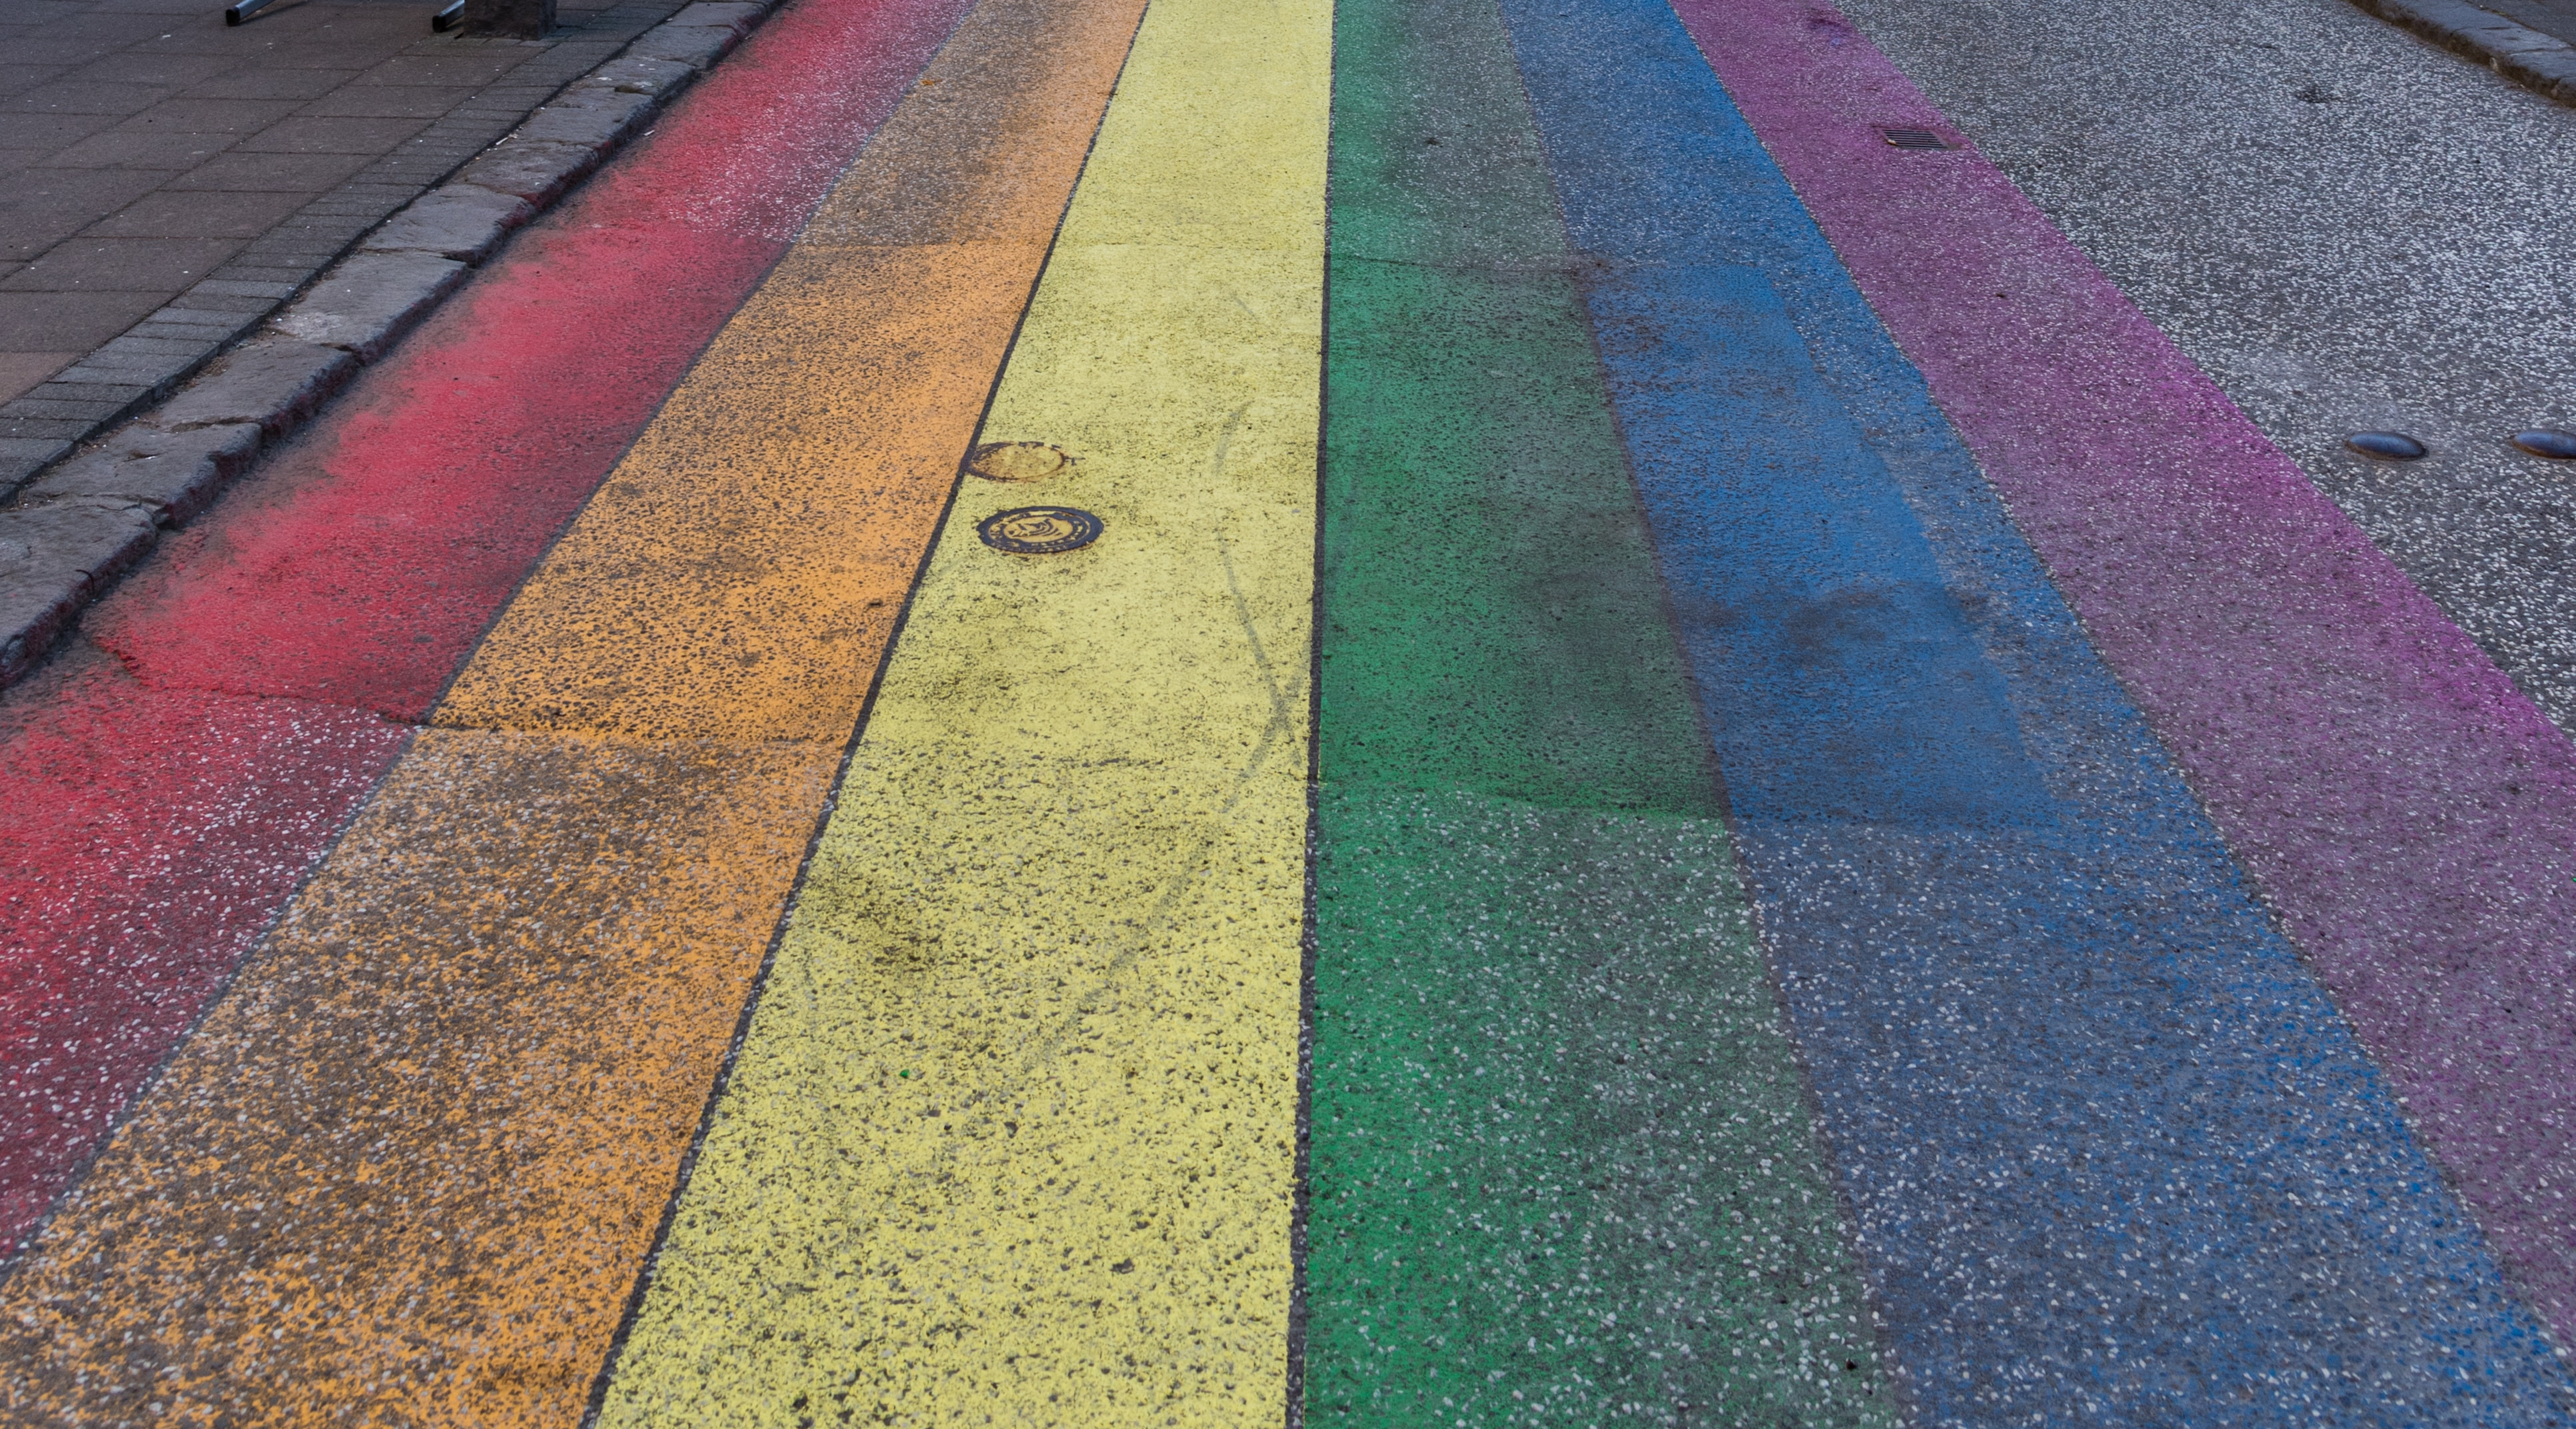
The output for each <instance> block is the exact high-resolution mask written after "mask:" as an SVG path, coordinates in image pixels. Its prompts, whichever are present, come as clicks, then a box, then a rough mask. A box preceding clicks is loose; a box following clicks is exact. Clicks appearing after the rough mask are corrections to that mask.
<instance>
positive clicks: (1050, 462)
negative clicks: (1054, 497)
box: [966, 442, 1073, 481]
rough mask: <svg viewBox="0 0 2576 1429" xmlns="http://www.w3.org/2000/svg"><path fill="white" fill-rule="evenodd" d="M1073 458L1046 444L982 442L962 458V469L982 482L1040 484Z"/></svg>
mask: <svg viewBox="0 0 2576 1429" xmlns="http://www.w3.org/2000/svg"><path fill="white" fill-rule="evenodd" d="M1071 465H1073V458H1072V457H1069V456H1067V455H1065V452H1064V448H1062V447H1059V446H1053V445H1050V444H1048V443H1046V442H986V443H984V444H983V445H982V446H979V447H977V448H975V450H974V453H973V454H972V455H970V456H968V457H967V458H966V469H967V470H968V471H970V472H973V473H974V474H975V475H977V476H980V477H982V478H984V479H985V480H986V481H1043V480H1045V479H1046V478H1047V477H1050V476H1053V475H1055V474H1056V473H1057V472H1060V471H1062V470H1064V469H1065V468H1066V467H1068V466H1071Z"/></svg>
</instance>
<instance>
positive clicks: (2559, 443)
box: [2513, 427, 2576, 461]
mask: <svg viewBox="0 0 2576 1429" xmlns="http://www.w3.org/2000/svg"><path fill="white" fill-rule="evenodd" d="M2513 444H2514V445H2515V446H2517V447H2520V448H2522V449H2523V450H2524V451H2527V452H2529V453H2531V454H2532V455H2533V456H2536V457H2546V458H2548V459H2549V460H2551V461H2576V432H2553V431H2551V430H2549V429H2548V428H2546V427H2535V428H2533V429H2532V430H2530V431H2527V432H2516V433H2514V434H2513Z"/></svg>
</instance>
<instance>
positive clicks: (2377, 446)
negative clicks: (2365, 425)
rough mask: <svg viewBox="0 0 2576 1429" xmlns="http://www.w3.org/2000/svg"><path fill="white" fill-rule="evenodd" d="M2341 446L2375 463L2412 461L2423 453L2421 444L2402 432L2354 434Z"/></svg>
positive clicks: (2423, 447) (2423, 448) (2344, 440)
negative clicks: (2375, 461)
mask: <svg viewBox="0 0 2576 1429" xmlns="http://www.w3.org/2000/svg"><path fill="white" fill-rule="evenodd" d="M2343 444H2344V445H2345V446H2348V447H2350V448H2352V449H2353V450H2354V451H2357V452H2359V453H2361V454H2362V455H2363V456H2366V457H2370V458H2372V459H2374V460H2377V461H2413V460H2415V459H2416V458H2418V457H2420V456H2422V455H2424V452H2425V446H2424V444H2423V443H2422V442H2419V441H2417V440H2415V439H2414V438H2413V437H2410V436H2408V435H2406V434H2405V433H2404V432H2355V433H2353V434H2352V435H2351V436H2348V437H2346V438H2344V439H2343Z"/></svg>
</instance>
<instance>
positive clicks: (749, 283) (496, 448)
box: [0, 0, 967, 1262]
mask: <svg viewBox="0 0 2576 1429" xmlns="http://www.w3.org/2000/svg"><path fill="white" fill-rule="evenodd" d="M966 3H967V0H801V2H800V3H797V4H793V5H790V6H789V7H788V8H787V9H785V10H783V11H782V12H780V13H779V15H778V16H777V17H776V18H774V19H772V20H771V21H770V22H769V23H768V24H767V25H764V26H763V27H762V28H760V29H759V30H757V31H754V32H753V33H752V35H751V36H750V38H749V39H748V40H747V41H746V42H745V43H744V45H743V47H742V49H741V50H739V51H737V52H736V53H735V54H734V55H733V56H732V57H730V58H728V59H727V60H726V61H725V63H724V64H723V65H722V66H720V67H718V68H717V69H716V70H715V72H714V73H713V74H711V75H709V76H708V78H707V79H706V81H705V82H704V83H702V84H700V85H699V86H698V87H697V88H696V89H694V90H692V91H691V92H690V93H688V94H687V95H685V96H683V97H682V98H681V99H680V101H679V103H678V104H677V105H675V106H674V107H673V109H672V111H671V112H670V113H669V114H668V115H666V116H664V117H663V119H662V121H661V124H660V127H659V129H658V131H657V132H656V133H655V134H653V135H652V136H651V137H648V138H646V139H645V140H643V141H642V142H641V143H639V144H637V145H636V146H635V147H634V148H633V149H632V150H631V151H629V152H628V153H627V154H626V155H625V156H623V157H622V158H620V159H619V160H617V161H616V162H615V163H613V164H612V165H610V166H609V168H608V169H607V170H605V171H604V172H602V173H601V174H600V175H599V176H598V177H597V178H595V179H593V180H592V181H591V182H590V184H589V185H588V186H586V187H585V188H584V189H583V190H582V191H581V192H580V193H578V194H576V195H574V196H573V198H572V199H571V200H570V201H568V202H567V203H565V204H564V205H563V207H561V208H559V209H557V210H556V211H555V212H554V213H553V214H551V215H549V216H548V217H547V218H545V219H543V220H541V221H540V222H539V223H537V224H536V225H534V226H533V227H531V228H530V229H529V230H528V231H527V232H526V233H524V234H521V235H520V236H519V237H518V238H517V239H516V240H515V241H514V242H513V243H512V244H511V246H510V248H509V249H508V250H507V251H506V252H505V253H504V254H503V256H502V257H501V258H500V259H499V260H498V261H497V262H495V263H494V264H493V266H492V267H491V268H489V269H487V270H486V271H484V272H483V273H481V274H480V275H478V276H477V277H476V279H475V281H474V282H473V283H472V284H471V285H469V286H468V287H467V288H466V289H465V291H464V292H462V293H460V294H459V295H458V296H457V298H456V299H455V300H454V301H452V302H450V303H449V304H447V305H446V306H445V307H444V308H442V309H441V310H440V311H439V312H438V313H437V314H436V315H435V316H433V317H432V318H431V319H430V321H429V322H428V323H427V324H426V325H425V326H424V327H423V328H422V329H421V330H420V331H419V332H417V333H415V334H413V335H412V337H411V338H410V339H408V340H407V341H406V342H404V344H403V345H402V346H401V347H400V348H397V349H396V350H395V351H394V352H393V354H392V355H391V356H390V357H388V358H387V359H386V361H385V362H384V363H383V364H382V365H381V366H378V367H376V368H374V369H372V370H370V371H369V372H367V373H366V374H365V375H364V376H363V377H362V378H361V379H360V380H359V382H358V384H357V386H356V387H355V388H354V389H353V390H352V391H351V392H350V393H349V394H348V395H347V396H346V397H344V398H342V399H341V401H340V403H339V404H338V405H337V406H336V407H335V408H334V409H333V410H332V411H331V412H330V413H328V414H326V415H325V417H324V418H323V419H322V420H321V421H320V422H317V423H316V424H315V425H314V426H313V428H312V429H310V430H308V431H307V432H306V433H305V434H304V435H303V436H301V437H300V438H298V439H297V440H296V441H295V442H294V443H292V444H291V445H289V446H288V447H287V448H286V449H285V450H283V451H281V452H279V453H278V454H277V455H276V456H275V457H273V458H271V459H270V460H268V461H267V462H265V463H264V464H263V466H262V468H261V470H260V471H259V472H258V473H257V474H256V476H255V477H254V478H253V479H252V480H251V481H250V482H249V483H247V484H246V485H245V486H244V487H243V489H241V490H239V491H236V492H234V493H233V494H232V495H231V496H229V497H227V498H226V499H225V500H224V501H223V502H221V503H220V504H218V505H217V506H216V507H215V509H214V510H212V511H209V512H208V513H207V514H206V515H205V517H204V518H203V519H201V520H200V521H198V522H197V524H196V525H195V526H194V527H193V528H191V529H190V530H188V531H185V532H182V533H180V534H179V535H178V536H176V537H174V538H172V539H170V540H168V541H165V542H163V543H162V545H161V547H160V548H159V549H158V550H156V551H155V552H154V553H153V555H152V557H151V559H150V560H149V561H148V562H147V563H146V564H145V566H144V567H143V568H142V569H141V570H139V571H137V572H136V573H135V575H134V577H133V579H131V580H130V581H128V582H127V583H126V584H125V586H124V587H123V588H121V589H119V590H118V591H116V592H115V593H114V594H112V595H111V596H110V597H109V598H108V599H107V600H106V601H104V602H102V603H101V604H100V605H99V606H98V607H97V608H96V609H95V610H93V611H91V612H90V615H89V617H88V619H87V621H86V623H85V628H84V634H85V636H86V640H84V641H82V642H80V643H76V644H73V645H70V646H68V647H66V648H65V649H64V650H62V651H60V652H59V653H58V654H57V656H56V657H55V659H54V661H53V662H52V664H51V665H50V666H49V667H47V669H45V670H44V671H42V672H40V674H39V675H38V676H37V677H36V678H34V679H31V680H29V681H28V682H26V683H24V684H21V685H18V686H16V687H14V688H12V689H10V690H9V691H8V692H7V693H6V694H5V695H0V811H5V812H4V813H0V1262H5V1261H6V1259H7V1258H8V1257H9V1256H10V1255H11V1254H13V1253H14V1252H15V1251H16V1250H17V1249H18V1248H19V1247H20V1246H21V1245H22V1244H23V1243H24V1240H25V1237H26V1236H27V1235H28V1233H29V1232H30V1231H31V1230H32V1229H33V1228H34V1227H35V1226H36V1225H37V1223H38V1222H39V1221H40V1220H41V1218H42V1217H43V1215H44V1214H45V1211H46V1208H47V1207H48V1206H49V1205H50V1204H51V1203H52V1202H53V1200H54V1198H55V1197H56V1196H57V1195H58V1194H60V1192H61V1191H62V1189H63V1187H64V1186H65V1185H66V1184H67V1183H68V1182H69V1181H70V1180H71V1178H72V1177H73V1176H74V1175H75V1174H76V1173H77V1172H78V1170H79V1168H80V1167H81V1165H82V1164H83V1163H84V1162H86V1161H87V1159H88V1157H89V1156H90V1154H91V1152H92V1151H93V1150H94V1149H95V1148H96V1147H97V1146H98V1144H99V1143H100V1140H101V1139H102V1138H103V1137H104V1136H105V1135H106V1134H107V1132H108V1130H109V1128H110V1127H111V1126H113V1124H114V1123H115V1120H116V1118H117V1117H118V1116H119V1115H120V1114H121V1113H122V1111H123V1109H124V1108H125V1107H126V1106H128V1105H129V1104H131V1102H132V1100H133V1098H134V1097H135V1095H136V1094H137V1093H138V1092H139V1091H140V1090H141V1089H142V1088H143V1087H144V1086H145V1085H146V1084H147V1083H148V1082H149V1080H150V1078H151V1077H152V1075H153V1069H154V1068H156V1067H157V1066H159V1065H160V1063H161V1060H162V1059H163V1058H164V1057H166V1056H167V1055H168V1054H169V1052H170V1050H171V1048H172V1047H174V1046H175V1045H177V1043H178V1041H179V1039H180V1038H181V1037H182V1036H183V1035H185V1033H186V1031H187V1029H188V1028H189V1027H190V1026H192V1025H193V1024H194V1022H195V1020H196V1017H197V1014H198V1013H199V1012H200V1011H201V1010H202V1009H203V1008H204V1006H205V1005H206V1002H207V999H209V998H210V997H212V996H213V995H214V994H215V993H216V992H217V991H218V990H220V989H221V987H222V986H223V984H224V981H225V979H226V978H228V977H229V976H230V975H231V972H232V969H233V968H234V967H235V966H237V965H238V964H239V962H240V960H241V958H242V957H243V955H245V954H246V953H247V952H248V951H249V950H250V949H251V947H252V946H253V945H254V944H255V943H256V942H257V940H258V939H259V937H260V936H261V935H262V934H263V933H264V932H265V931H266V930H267V928H268V926H269V924H270V923H271V922H272V921H273V920H274V919H275V917H276V915H277V912H278V910H279V909H280V908H281V907H282V906H283V905H284V903H285V901H286V899H287V898H288V897H289V896H291V895H292V893H293V891H294V889H295V887H296V885H297V884H298V883H299V882H300V881H301V880H302V879H303V877H304V875H305V873H306V871H307V870H309V869H310V868H311V867H312V866H313V864H314V861H315V860H317V859H318V858H320V857H321V855H322V853H323V851H324V850H325V849H326V848H328V847H329V845H330V842H331V840H332V839H333V838H335V837H337V835H338V832H339V830H340V828H341V827H342V826H343V825H344V824H345V823H346V822H347V820H348V818H349V817H350V815H351V814H352V812H353V811H354V810H355V809H356V807H357V805H358V803H359V801H360V800H362V799H363V798H364V797H365V795H366V792H367V791H368V790H369V789H371V788H372V787H373V786H374V784H375V782H376V781H377V779H378V778H380V777H381V776H382V774H383V772H384V770H385V769H386V768H387V767H388V766H390V765H391V764H392V762H393V760H394V758H395V757H396V756H397V754H399V752H400V751H401V748H402V745H403V742H404V739H405V738H406V737H407V734H408V723H407V722H408V721H413V720H417V719H419V718H421V717H422V716H423V715H425V714H426V713H427V712H428V710H429V709H430V707H431V706H432V705H433V704H434V703H435V702H436V701H437V698H438V695H439V691H440V690H441V689H442V688H444V687H445V685H446V683H447V681H448V679H449V678H450V677H451V676H452V675H453V674H454V673H455V671H456V669H457V667H458V666H459V665H460V664H462V663H463V661H464V660H465V658H466V655H467V654H468V652H470V651H471V650H472V649H473V648H474V644H475V642H476V641H477V640H479V639H480V638H481V636H482V633H483V630H484V629H485V627H487V626H488V625H489V624H490V623H491V621H492V618H493V616H494V614H495V613H496V612H498V611H499V610H500V608H501V607H502V605H503V604H504V603H506V602H507V601H508V600H509V598H510V596H511V593H512V592H513V591H514V590H516V589H517V586H518V583H519V581H520V580H521V579H522V578H523V577H524V576H525V575H526V574H527V572H528V570H529V568H530V567H531V566H533V565H534V564H535V563H536V561H537V560H538V558H539V557H540V556H542V555H543V554H544V552H545V549H546V545H547V543H548V542H549V541H550V540H552V539H553V537H554V534H555V532H557V531H559V530H561V529H562V527H563V525H564V523H565V522H566V521H567V520H569V519H571V517H572V515H573V513H574V512H576V511H578V510H579V509H580V507H581V504H582V502H583V501H584V500H586V499H587V498H588V497H589V495H590V493H591V491H592V490H593V489H594V488H596V487H597V486H598V484H599V482H600V480H601V479H602V478H603V477H605V476H606V475H607V474H608V471H609V469H610V467H611V466H612V465H614V464H615V462H616V460H617V458H618V456H619V454H620V453H622V452H623V451H624V450H625V448H626V446H627V445H628V443H630V442H632V441H633V440H634V439H635V436H636V434H637V433H638V432H640V431H642V430H643V427H644V424H645V423H646V422H648V421H650V420H651V419H652V416H653V413H654V412H655V410H657V409H658V408H659V407H660V406H661V404H662V401H663V399H664V398H665V397H666V396H667V395H668V394H669V393H670V391H671V389H672V387H673V386H675V385H677V383H678V382H679V380H680V379H681V377H682V376H684V375H685V374H686V373H687V371H688V368H689V364H690V362H691V361H693V360H694V359H695V356H696V354H697V353H698V352H699V351H700V350H701V349H703V348H704V347H705V345H706V343H707V341H708V340H709V339H710V338H712V337H713V336H714V335H715V333H716V331H717V330H718V329H719V328H721V327H722V326H723V324H724V322H725V319H726V318H727V317H729V316H730V315H731V314H732V313H733V311H734V310H735V309H736V308H737V307H738V306H740V305H741V303H742V301H743V299H744V298H745V297H747V296H749V294H750V293H751V292H752V290H753V289H754V288H755V287H757V286H758V284H759V282H760V280H761V277H762V275H764V274H765V273H767V272H768V271H769V269H770V267H771V266H772V265H773V264H774V263H776V262H777V260H778V258H779V256H780V255H781V254H783V253H784V252H785V251H786V249H787V245H788V242H789V240H790V239H792V238H793V237H794V236H795V233H796V230H797V229H798V227H799V226H800V225H801V224H802V223H803V221H804V218H805V215H806V214H807V213H808V212H810V211H811V210H812V208H813V206H814V205H815V203H817V202H818V201H819V200H820V199H821V198H822V196H823V193H824V192H825V190H826V189H828V188H829V187H830V185H831V183H832V181H833V180H834V179H835V178H836V177H837V176H838V175H839V174H840V173H841V171H842V170H843V169H844V168H845V167H846V166H847V165H848V164H849V162H850V160H851V158H852V157H853V156H855V155H856V154H857V153H858V151H859V149H860V147H861V145H862V144H863V143H864V142H865V141H866V139H867V136H868V135H869V133H871V132H872V131H873V130H874V129H875V127H876V125H877V124H878V122H879V121H881V120H882V119H884V117H885V116H886V115H887V114H889V113H891V112H892V111H893V109H894V107H895V105H896V104H897V103H898V102H900V100H901V99H902V97H903V95H904V93H905V92H906V91H907V90H908V89H909V88H910V87H911V84H912V80H913V77H914V76H915V75H916V74H918V73H919V72H920V70H921V67H922V66H923V65H924V64H925V63H927V62H928V60H929V59H930V57H931V55H932V54H933V53H934V52H936V51H937V49H938V48H939V45H940V43H941V41H942V40H943V39H944V38H945V37H946V36H947V35H948V33H949V32H950V30H952V29H953V28H954V27H955V25H956V23H957V20H958V18H959V16H960V15H961V14H962V13H963V12H964V10H965V8H966ZM111 656H112V657H113V658H110V657H111ZM380 716H381V717H380ZM384 717H390V719H388V718H384Z"/></svg>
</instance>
